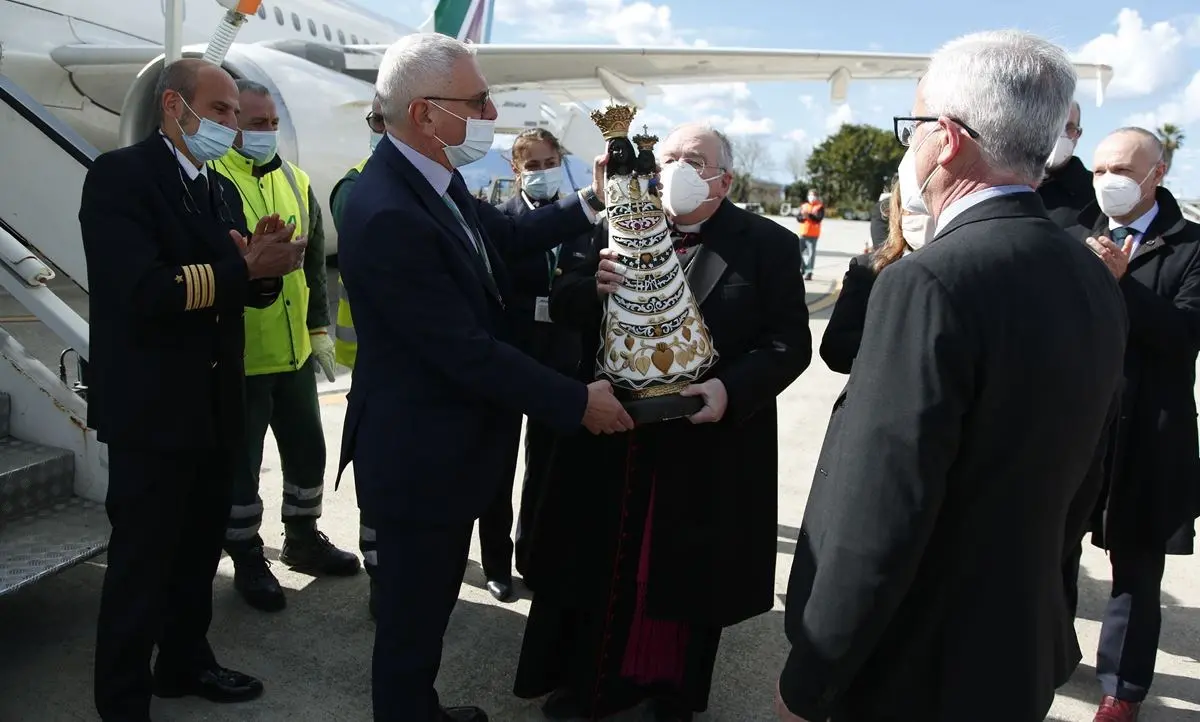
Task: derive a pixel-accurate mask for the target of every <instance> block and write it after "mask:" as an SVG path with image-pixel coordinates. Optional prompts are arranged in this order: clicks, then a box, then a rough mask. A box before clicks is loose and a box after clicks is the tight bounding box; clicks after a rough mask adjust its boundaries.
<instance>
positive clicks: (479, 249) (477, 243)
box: [442, 191, 492, 276]
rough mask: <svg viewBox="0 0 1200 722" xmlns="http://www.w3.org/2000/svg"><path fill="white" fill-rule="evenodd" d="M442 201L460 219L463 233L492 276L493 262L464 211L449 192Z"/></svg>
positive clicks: (444, 194)
mask: <svg viewBox="0 0 1200 722" xmlns="http://www.w3.org/2000/svg"><path fill="white" fill-rule="evenodd" d="M442 200H443V201H445V202H446V205H447V206H449V208H450V212H451V213H453V214H454V217H455V218H456V219H458V223H459V225H461V226H462V229H463V231H465V232H466V234H467V238H470V239H471V245H473V246H474V247H475V252H476V253H477V254H479V257H480V258H482V259H483V265H484V266H486V267H487V272H488V275H489V276H490V275H492V262H491V260H490V259H489V258H488V255H487V251H486V250H484V248H483V242H482V241H481V240H480V239H479V238H477V237H476V236H475V233H474V232H472V231H471V226H470V225H469V224H468V223H467V219H466V218H465V217H463V214H462V210H461V209H459V207H458V204H457V203H455V202H454V199H453V198H451V197H450V192H449V191H447V192H445V193H443V194H442Z"/></svg>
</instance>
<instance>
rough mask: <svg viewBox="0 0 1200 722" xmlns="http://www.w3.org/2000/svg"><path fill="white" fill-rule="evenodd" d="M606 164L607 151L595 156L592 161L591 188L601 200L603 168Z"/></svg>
mask: <svg viewBox="0 0 1200 722" xmlns="http://www.w3.org/2000/svg"><path fill="white" fill-rule="evenodd" d="M607 165H608V153H604V154H603V155H598V156H596V160H595V161H594V162H593V163H592V190H593V191H595V193H596V197H597V198H599V199H600V200H601V201H604V168H605V166H607ZM604 202H607V201H604Z"/></svg>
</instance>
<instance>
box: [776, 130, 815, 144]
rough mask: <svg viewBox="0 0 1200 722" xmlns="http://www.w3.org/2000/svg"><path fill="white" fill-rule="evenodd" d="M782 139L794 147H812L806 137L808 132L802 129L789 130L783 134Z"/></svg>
mask: <svg viewBox="0 0 1200 722" xmlns="http://www.w3.org/2000/svg"><path fill="white" fill-rule="evenodd" d="M783 139H784V140H787V141H790V142H792V143H795V144H796V145H812V141H811V140H810V139H809V137H808V132H807V131H805V130H804V129H803V128H796V129H795V130H789V131H788V132H787V133H784V134H783Z"/></svg>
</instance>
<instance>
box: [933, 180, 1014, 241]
mask: <svg viewBox="0 0 1200 722" xmlns="http://www.w3.org/2000/svg"><path fill="white" fill-rule="evenodd" d="M1033 192H1034V190H1033V187H1032V186H1022V185H1011V186H992V187H991V188H984V189H983V190H980V191H975V192H974V193H971V194H970V195H966V196H963V197H962V198H959V199H958V200H956V201H954V202H953V203H951V204H950V205H948V206H946V207H945V208H944V209H943V210H942V215H941V216H939V217H938V219H937V230H935V231H934V232H933V235H934V236H937V235H938V234H939V233H941V232H942V229H944V228H945V227H946V226H948V225H950V221H952V220H954V219H955V218H957V217H958V216H959V215H960V214H961V213H962V212H963V211H965V210H967V209H968V208H973V207H974V206H977V205H979V204H980V203H983V202H984V201H986V200H990V199H992V198H999V197H1000V196H1007V195H1012V194H1013V193H1033Z"/></svg>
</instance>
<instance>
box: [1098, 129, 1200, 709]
mask: <svg viewBox="0 0 1200 722" xmlns="http://www.w3.org/2000/svg"><path fill="white" fill-rule="evenodd" d="M1095 168H1096V173H1097V174H1098V175H1097V177H1096V196H1097V199H1098V203H1097V205H1093V206H1091V207H1090V208H1088V209H1087V210H1085V211H1084V212H1083V213H1082V214H1081V215H1080V219H1079V220H1080V223H1081V224H1083V226H1084V227H1086V228H1089V229H1091V234H1090V235H1091V236H1092V237H1091V238H1089V239H1088V241H1087V243H1088V245H1089V246H1091V247H1093V248H1094V249H1096V250H1097V252H1099V253H1100V255H1101V258H1103V259H1104V261H1105V263H1106V264H1107V265H1108V266H1109V268H1110V270H1111V271H1112V273H1113V276H1114V277H1116V278H1118V279H1120V287H1121V292H1122V294H1123V295H1124V298H1125V307H1126V309H1127V311H1128V313H1129V342H1128V345H1127V347H1126V351H1125V391H1124V395H1123V399H1122V404H1121V419H1120V423H1119V425H1118V427H1117V429H1116V435H1115V450H1114V458H1113V461H1112V467H1113V472H1112V477H1111V483H1110V485H1109V486H1108V488H1107V489H1106V490H1105V492H1104V494H1103V496H1102V498H1101V500H1100V503H1099V504H1098V505H1097V507H1096V512H1095V515H1094V517H1093V524H1092V543H1093V544H1096V545H1097V546H1100V547H1102V548H1104V549H1106V550H1107V551H1108V557H1109V560H1110V562H1111V564H1112V580H1113V581H1112V593H1111V595H1110V598H1109V601H1108V606H1107V609H1106V610H1105V612H1104V620H1103V624H1102V626H1101V629H1100V644H1099V648H1098V649H1097V651H1096V675H1097V677H1098V678H1099V680H1100V687H1101V691H1102V693H1103V699H1102V700H1101V703H1100V704H1101V708H1102V709H1106V708H1107V709H1106V714H1110V716H1111V718H1112V719H1114V720H1121V721H1124V720H1133V719H1134V717H1135V716H1136V713H1137V707H1138V706H1139V705H1140V704H1141V702H1142V701H1143V700H1144V699H1145V698H1146V694H1147V692H1148V690H1149V688H1150V683H1151V682H1152V681H1153V678H1154V663H1155V660H1156V657H1157V653H1158V638H1159V629H1160V627H1161V624H1162V612H1161V608H1160V601H1161V600H1160V586H1161V583H1162V575H1163V569H1164V564H1165V562H1166V555H1167V554H1191V553H1192V551H1193V537H1194V535H1195V519H1196V517H1197V515H1198V514H1200V444H1198V442H1197V430H1196V399H1195V382H1196V357H1197V354H1198V353H1200V225H1197V224H1195V223H1192V222H1191V221H1188V220H1186V219H1184V217H1183V214H1182V212H1181V211H1180V209H1179V204H1178V203H1177V202H1176V201H1175V198H1174V197H1173V196H1172V195H1171V192H1170V191H1168V190H1167V189H1166V188H1161V187H1158V184H1159V183H1160V182H1161V180H1162V177H1163V176H1164V175H1165V173H1166V166H1165V165H1164V163H1163V153H1162V144H1161V143H1160V142H1159V140H1158V138H1157V137H1155V136H1154V134H1153V133H1151V132H1149V131H1146V130H1143V129H1141V128H1126V129H1121V130H1117V131H1114V132H1113V133H1112V134H1111V135H1109V136H1108V137H1107V138H1105V139H1104V140H1103V141H1101V142H1100V145H1099V146H1097V148H1096V156H1095Z"/></svg>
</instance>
